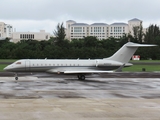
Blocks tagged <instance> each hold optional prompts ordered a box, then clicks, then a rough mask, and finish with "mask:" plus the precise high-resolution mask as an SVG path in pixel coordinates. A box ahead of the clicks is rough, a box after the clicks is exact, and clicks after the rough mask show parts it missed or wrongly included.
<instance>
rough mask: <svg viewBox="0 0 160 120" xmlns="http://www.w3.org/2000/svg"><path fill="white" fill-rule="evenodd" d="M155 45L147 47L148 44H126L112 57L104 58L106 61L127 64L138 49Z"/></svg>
mask: <svg viewBox="0 0 160 120" xmlns="http://www.w3.org/2000/svg"><path fill="white" fill-rule="evenodd" d="M152 46H156V45H148V44H137V43H132V42H128V43H126V44H125V45H123V46H122V47H121V48H120V49H119V50H118V51H117V52H116V53H115V54H114V55H112V56H111V57H109V58H104V59H107V60H114V61H118V62H121V63H128V62H129V60H130V59H131V57H132V56H133V54H134V53H135V52H136V50H137V48H138V47H152Z"/></svg>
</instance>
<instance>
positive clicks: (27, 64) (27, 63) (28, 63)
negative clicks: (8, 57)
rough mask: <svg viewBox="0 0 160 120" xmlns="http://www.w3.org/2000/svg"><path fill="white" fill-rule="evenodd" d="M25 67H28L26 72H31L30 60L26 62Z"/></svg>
mask: <svg viewBox="0 0 160 120" xmlns="http://www.w3.org/2000/svg"><path fill="white" fill-rule="evenodd" d="M25 65H26V72H27V71H30V61H29V60H26V61H25Z"/></svg>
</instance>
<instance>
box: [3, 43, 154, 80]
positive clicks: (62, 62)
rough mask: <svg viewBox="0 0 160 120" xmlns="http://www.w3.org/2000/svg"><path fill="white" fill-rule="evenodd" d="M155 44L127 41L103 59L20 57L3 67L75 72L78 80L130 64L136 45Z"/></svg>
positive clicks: (18, 71) (147, 45) (19, 70)
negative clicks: (20, 58) (87, 75)
mask: <svg viewBox="0 0 160 120" xmlns="http://www.w3.org/2000/svg"><path fill="white" fill-rule="evenodd" d="M151 46H156V45H149V44H137V43H132V42H128V43H126V44H124V45H123V46H122V47H121V48H120V49H119V50H118V51H117V52H116V53H115V54H113V55H112V56H111V57H109V58H103V59H22V60H18V61H16V62H14V63H12V64H11V65H8V66H7V67H5V68H4V70H5V71H10V72H15V79H16V80H18V76H17V73H20V72H30V73H32V72H47V73H57V74H75V75H77V77H78V79H79V80H85V75H86V74H92V73H111V72H116V70H117V69H118V70H119V69H122V68H123V67H128V66H131V65H132V64H130V63H128V62H129V60H130V59H131V57H132V56H133V54H134V53H135V52H136V50H137V48H138V47H151Z"/></svg>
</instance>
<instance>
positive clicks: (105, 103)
mask: <svg viewBox="0 0 160 120" xmlns="http://www.w3.org/2000/svg"><path fill="white" fill-rule="evenodd" d="M159 74H160V73H158V72H155V73H147V72H141V73H116V74H115V73H114V74H93V75H89V76H86V80H85V81H79V80H77V77H76V76H73V75H71V76H65V75H51V76H47V75H45V74H44V75H41V76H39V77H37V76H36V75H35V74H33V75H32V76H22V75H20V77H19V80H18V81H15V80H14V77H13V76H12V75H13V73H6V72H5V73H0V76H1V77H0V120H19V119H23V120H44V119H45V120H54V119H55V120H64V119H65V120H159V119H160V114H159V113H160V75H159ZM7 75H8V76H7Z"/></svg>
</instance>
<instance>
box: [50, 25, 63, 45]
mask: <svg viewBox="0 0 160 120" xmlns="http://www.w3.org/2000/svg"><path fill="white" fill-rule="evenodd" d="M53 33H54V35H55V39H54V42H56V44H57V45H59V46H61V45H62V43H63V41H64V39H65V36H66V34H65V28H64V26H63V23H62V24H60V23H58V25H57V29H56V30H55V31H54V32H53Z"/></svg>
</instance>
